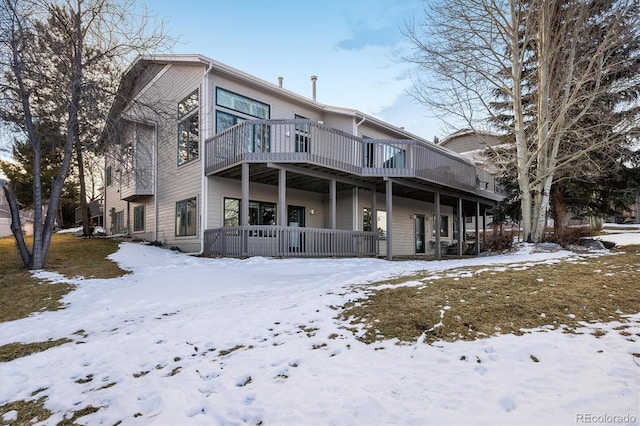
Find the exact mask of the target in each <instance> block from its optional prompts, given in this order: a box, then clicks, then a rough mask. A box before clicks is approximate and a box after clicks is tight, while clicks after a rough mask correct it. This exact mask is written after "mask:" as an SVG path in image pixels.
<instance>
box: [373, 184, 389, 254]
mask: <svg viewBox="0 0 640 426" xmlns="http://www.w3.org/2000/svg"><path fill="white" fill-rule="evenodd" d="M385 192H386V196H387V198H386V208H387V260H392V259H393V253H392V252H391V251H392V247H393V243H392V240H393V238H392V236H393V229H392V225H391V223H392V220H391V217H392V216H393V211H392V210H393V182H392V181H391V179H387V182H386V191H385ZM376 223H377V222H376Z"/></svg>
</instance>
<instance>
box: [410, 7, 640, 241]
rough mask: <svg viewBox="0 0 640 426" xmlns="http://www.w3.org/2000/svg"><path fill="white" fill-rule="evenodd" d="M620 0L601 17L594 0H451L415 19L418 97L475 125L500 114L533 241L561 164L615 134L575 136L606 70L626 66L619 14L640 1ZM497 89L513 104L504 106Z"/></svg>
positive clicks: (632, 10)
mask: <svg viewBox="0 0 640 426" xmlns="http://www.w3.org/2000/svg"><path fill="white" fill-rule="evenodd" d="M614 3H615V4H614V6H613V7H612V8H611V9H610V10H609V11H608V12H607V14H606V16H595V17H594V15H593V9H592V2H589V1H585V2H551V1H550V0H530V1H525V0H448V1H447V2H446V3H445V2H439V3H434V4H432V7H431V8H430V9H428V10H426V18H425V19H424V20H422V21H420V23H418V24H416V23H415V22H413V23H410V24H408V25H407V29H406V32H405V33H406V35H407V36H408V37H409V39H410V40H411V41H412V42H413V44H414V45H415V47H416V50H415V53H414V55H413V56H412V57H410V58H408V60H409V61H411V62H413V63H416V64H417V65H419V67H420V70H421V75H419V76H418V78H417V79H416V82H415V90H414V96H415V97H416V98H417V99H418V100H420V101H421V102H423V103H425V104H427V105H429V106H431V107H435V108H437V109H439V110H440V111H442V112H444V113H445V114H447V115H455V116H458V117H460V118H462V119H463V120H464V121H465V122H467V123H468V125H469V126H471V127H472V128H473V129H477V128H478V126H482V125H485V126H486V125H487V123H493V124H495V123H500V128H501V130H504V131H506V132H507V133H509V134H511V135H513V142H514V145H515V152H516V153H515V164H516V170H517V181H518V187H519V192H520V194H519V197H520V205H521V213H522V225H523V230H524V234H525V238H526V239H527V240H530V241H540V240H541V238H542V235H543V232H544V225H545V219H546V215H547V210H548V207H549V194H550V189H551V184H552V183H553V181H554V176H555V175H556V171H557V170H558V169H560V168H562V167H565V166H567V165H568V164H571V163H573V162H575V161H576V160H578V159H580V158H582V157H583V156H584V155H585V154H586V153H588V152H590V151H593V150H597V149H600V148H601V147H603V146H606V145H607V144H609V143H610V142H611V141H610V140H607V139H606V138H605V139H604V140H595V141H594V140H591V141H589V143H585V140H584V139H582V140H580V143H575V142H576V141H577V139H576V138H570V137H569V136H570V135H573V134H575V133H576V132H580V128H579V123H580V121H581V118H582V117H584V116H585V115H588V114H590V113H592V112H593V111H594V108H595V107H596V105H595V104H594V103H595V100H596V99H601V98H603V95H604V94H605V93H604V92H605V91H607V90H609V88H608V87H606V85H603V84H601V83H602V82H603V79H605V78H607V75H611V73H613V72H615V70H616V69H617V70H621V69H622V68H623V67H624V63H623V62H622V61H618V60H617V58H616V56H615V52H616V49H618V48H619V47H620V46H621V45H623V44H624V43H625V38H624V37H621V34H620V33H619V31H618V28H619V26H618V25H617V23H616V20H615V19H616V17H618V19H622V17H626V16H628V15H630V16H632V17H633V18H632V19H635V20H636V22H637V20H638V15H639V14H638V11H637V1H636V0H616V1H615V2H614ZM593 19H607V25H606V26H605V27H604V34H601V35H600V37H598V38H597V41H596V39H595V38H594V37H593V36H592V35H591V34H590V33H589V29H590V26H589V25H586V23H588V22H589V21H590V20H593ZM635 28H638V25H636V27H635ZM585 40H594V42H597V45H596V47H595V49H593V54H592V55H590V56H582V55H580V54H579V52H580V49H579V48H580V46H581V44H583V43H585ZM497 98H501V99H503V100H504V101H503V104H504V105H505V107H504V108H503V109H496V108H495V103H494V102H495V100H496V99H497ZM505 110H507V111H508V114H505ZM628 124H629V125H634V123H633V120H629V122H628ZM504 152H505V153H508V152H510V151H504ZM496 154H499V153H496ZM502 161H503V164H504V165H505V166H506V165H507V164H509V163H512V162H513V158H511V157H506V158H503V159H502Z"/></svg>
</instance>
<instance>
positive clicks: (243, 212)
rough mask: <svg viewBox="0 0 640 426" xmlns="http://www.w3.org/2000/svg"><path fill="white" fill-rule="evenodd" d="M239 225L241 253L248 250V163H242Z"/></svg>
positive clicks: (244, 253) (245, 252)
mask: <svg viewBox="0 0 640 426" xmlns="http://www.w3.org/2000/svg"><path fill="white" fill-rule="evenodd" d="M240 225H241V226H242V255H243V256H246V255H247V252H248V250H249V231H248V230H247V229H246V227H247V225H249V163H242V199H241V201H240Z"/></svg>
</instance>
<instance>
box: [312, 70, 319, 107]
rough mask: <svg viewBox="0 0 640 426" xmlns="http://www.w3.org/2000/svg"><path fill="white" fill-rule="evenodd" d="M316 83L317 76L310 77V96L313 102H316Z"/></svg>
mask: <svg viewBox="0 0 640 426" xmlns="http://www.w3.org/2000/svg"><path fill="white" fill-rule="evenodd" d="M316 81H318V76H317V75H312V76H311V95H312V98H313V100H314V101H315V100H316Z"/></svg>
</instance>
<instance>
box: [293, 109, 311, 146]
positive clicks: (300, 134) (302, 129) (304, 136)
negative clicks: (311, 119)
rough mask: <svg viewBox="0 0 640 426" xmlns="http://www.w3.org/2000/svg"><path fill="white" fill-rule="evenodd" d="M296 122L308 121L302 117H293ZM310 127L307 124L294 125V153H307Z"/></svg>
mask: <svg viewBox="0 0 640 426" xmlns="http://www.w3.org/2000/svg"><path fill="white" fill-rule="evenodd" d="M295 119H296V120H308V118H307V117H303V116H302V115H298V114H296V115H295ZM310 131H311V129H310V126H309V124H308V123H300V124H296V147H295V148H296V152H309V143H310V142H311V138H310V133H311V132H310Z"/></svg>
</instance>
